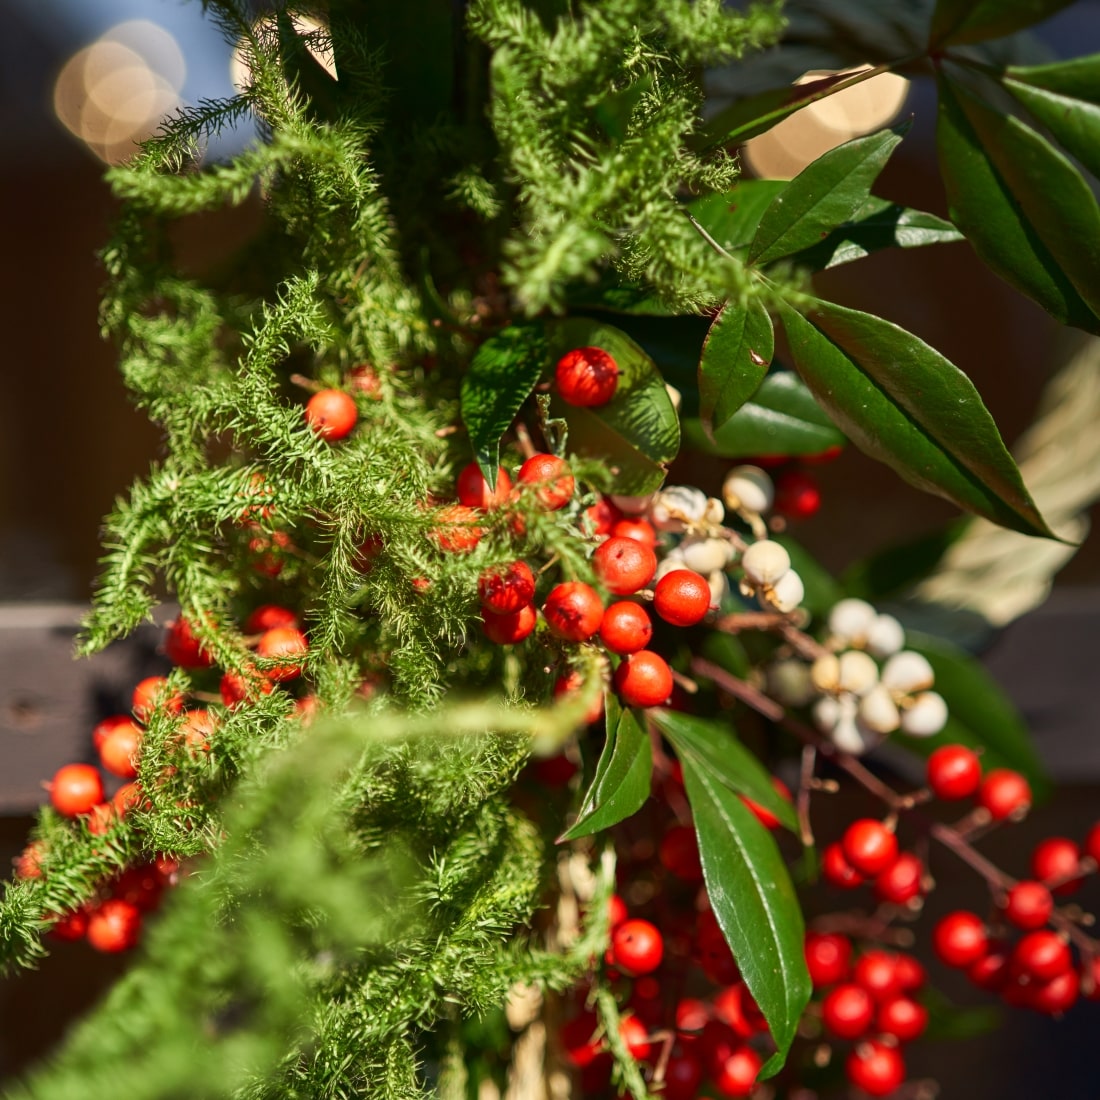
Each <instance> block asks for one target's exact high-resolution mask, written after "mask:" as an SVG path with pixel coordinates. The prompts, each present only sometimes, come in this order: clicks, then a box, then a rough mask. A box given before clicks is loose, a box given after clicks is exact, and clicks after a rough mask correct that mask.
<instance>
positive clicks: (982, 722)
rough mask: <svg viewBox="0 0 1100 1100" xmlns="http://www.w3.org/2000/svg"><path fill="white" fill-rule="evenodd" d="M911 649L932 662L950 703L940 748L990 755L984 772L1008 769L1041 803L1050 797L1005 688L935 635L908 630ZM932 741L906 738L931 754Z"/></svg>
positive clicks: (941, 690) (938, 686) (942, 692)
mask: <svg viewBox="0 0 1100 1100" xmlns="http://www.w3.org/2000/svg"><path fill="white" fill-rule="evenodd" d="M905 644H906V648H907V649H914V650H916V651H917V652H918V653H923V654H924V656H925V657H927V658H928V663H929V664H930V665H931V666H932V671H933V672H934V673H935V676H936V682H935V685H934V690H936V691H937V692H939V694H940V695H942V696H943V697H944V699H945V700H946V702H947V710H948V713H949V714H950V716H951V717H950V721H949V724H948V727H947V728H946V729H945V730H944V731H943V732H942V733H940V734H939V735H937V739H936V740H935V744H941V743H943V744H947V743H950V741H951V739H952V738H954V739H956V740H960V739H961V740H962V742H963V743H964V744H968V745H972V746H981V747H982V748H984V749H986V750H987V752H986V756H985V757H984V758H983V760H982V767H983V769H985V770H988V769H989V768H991V767H1009V768H1015V769H1016V770H1017V771H1019V772H1023V774H1024V775H1026V776H1027V778H1028V782H1029V783H1030V784H1031V789H1032V791H1033V792H1034V794H1035V796H1036V797H1037V798H1044V797H1046V796H1047V794H1049V792H1050V781H1049V779H1048V778H1047V776H1046V774H1045V772H1044V770H1043V765H1042V763H1041V761H1040V760H1039V754H1038V753H1037V752H1036V750H1035V744H1034V742H1033V741H1032V739H1031V734H1030V733H1029V731H1028V728H1027V725H1026V723H1025V722H1024V720H1023V718H1021V717H1020V713H1019V711H1017V709H1016V707H1015V705H1014V704H1013V702H1012V700H1011V699H1009V698H1008V696H1007V695H1006V694H1005V693H1004V691H1003V689H1002V688H1001V686H1000V685H999V684H998V683H997V681H996V680H994V679H993V677H992V676H990V675H989V673H988V672H986V670H985V669H984V668H983V667H982V665H981V663H980V662H979V661H977V660H975V658H973V657H971V656H970V654H969V653H967V652H966V651H965V650H963V649H960V648H959V647H958V646H956V645H954V644H952V643H951V642H948V641H946V640H945V639H942V638H937V637H935V636H933V635H931V634H922V633H920V632H918V631H913V630H907V631H906V634H905ZM932 740H933V739H932V738H911V737H902V741H903V743H905V744H907V745H909V746H912V744H913V742H920V749H921V751H922V753H923V752H924V751H931V748H932V747H934V746H930V745H926V744H925V743H924V742H926V741H932Z"/></svg>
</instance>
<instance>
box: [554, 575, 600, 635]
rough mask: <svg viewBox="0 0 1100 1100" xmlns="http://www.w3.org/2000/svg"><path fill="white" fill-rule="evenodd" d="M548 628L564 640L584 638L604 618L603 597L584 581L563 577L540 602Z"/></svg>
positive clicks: (594, 629) (592, 631)
mask: <svg viewBox="0 0 1100 1100" xmlns="http://www.w3.org/2000/svg"><path fill="white" fill-rule="evenodd" d="M542 614H543V617H544V618H545V619H546V622H547V624H548V625H549V627H550V630H551V631H552V632H553V633H554V634H556V635H557V636H558V637H559V638H564V639H565V641H567V642H586V641H588V639H589V638H591V637H592V635H593V634H595V633H596V631H597V630H599V629H600V623H601V622H602V621H603V601H602V600H601V599H600V597H599V595H598V594H597V592H596V590H595V589H594V588H592V587H591V586H590V585H587V584H585V583H584V582H583V581H565V582H563V583H562V584H559V585H556V586H555V587H554V588H552V589H551V590H550V595H548V596H547V597H546V602H545V603H544V604H543V605H542Z"/></svg>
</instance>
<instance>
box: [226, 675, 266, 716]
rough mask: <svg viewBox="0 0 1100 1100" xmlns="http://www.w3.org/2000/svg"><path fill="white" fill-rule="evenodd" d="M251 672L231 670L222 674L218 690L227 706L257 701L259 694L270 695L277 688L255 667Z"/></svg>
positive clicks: (231, 706)
mask: <svg viewBox="0 0 1100 1100" xmlns="http://www.w3.org/2000/svg"><path fill="white" fill-rule="evenodd" d="M249 673H250V674H249V675H244V674H242V673H239V672H232V671H230V672H227V673H225V675H224V676H222V679H221V683H220V684H219V685H218V691H219V693H220V695H221V697H222V702H223V703H224V704H225V705H226V706H227V707H229V708H231V709H232V708H233V707H237V706H239V705H240V704H241V703H252V702H255V701H256V698H257V696H258V695H259V694H261V693H262V694H264V695H270V694H271V693H272V691H274V690H275V685H274V683H272V681H271V680H269V679H268V678H267V676H261V675H260V674H259V673H258V672H256V670H255V669H250V670H249Z"/></svg>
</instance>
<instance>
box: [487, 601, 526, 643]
mask: <svg viewBox="0 0 1100 1100" xmlns="http://www.w3.org/2000/svg"><path fill="white" fill-rule="evenodd" d="M537 622H538V612H536V611H535V607H534V605H533V604H527V605H526V606H524V607H521V608H520V609H519V610H518V611H512V612H510V613H509V614H507V615H496V614H494V613H493V612H492V611H483V612H482V614H481V626H482V629H483V630H484V631H485V637H486V638H488V639H489V641H490V642H492V643H494V645H515V644H516V643H517V642H522V641H523V639H524V638H526V637H527V635H528V634H530V633H531V631H532V630H534V629H535V624H536V623H537Z"/></svg>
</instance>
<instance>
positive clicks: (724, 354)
mask: <svg viewBox="0 0 1100 1100" xmlns="http://www.w3.org/2000/svg"><path fill="white" fill-rule="evenodd" d="M774 350H775V333H774V331H773V330H772V319H771V318H770V317H769V316H768V311H767V310H766V309H765V308H764V307H763V306H762V305H761V304H760V302H758V301H755V300H753V301H750V302H749V304H748V306H747V307H746V308H745V309H739V308H738V307H737V305H736V304H734V303H732V302H727V303H726V304H725V305H724V306H723V307H722V309H721V311H720V312H719V314H718V316H717V317H715V319H714V324H713V325H711V327H710V332H708V333H707V338H706V341H705V342H704V344H703V354H702V355H701V356H700V358H699V415H700V417H701V419H702V421H703V427H704V428H706V429H713V428H720V427H721V426H722V425H723V424H725V423H726V421H727V420H729V419H730V417H731V416H733V414H734V413H735V412H737V410H738V409H739V408H741V406H742V405H744V403H745V402H746V401H748V399H749V398H750V397H752V395H753V394H754V393H755V392H756V391H757V390H758V389H759V388H760V383H761V382H762V381H763V380H764V375H766V374H767V373H768V366H769V365H770V364H771V361H772V353H773V352H774Z"/></svg>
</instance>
